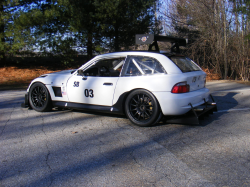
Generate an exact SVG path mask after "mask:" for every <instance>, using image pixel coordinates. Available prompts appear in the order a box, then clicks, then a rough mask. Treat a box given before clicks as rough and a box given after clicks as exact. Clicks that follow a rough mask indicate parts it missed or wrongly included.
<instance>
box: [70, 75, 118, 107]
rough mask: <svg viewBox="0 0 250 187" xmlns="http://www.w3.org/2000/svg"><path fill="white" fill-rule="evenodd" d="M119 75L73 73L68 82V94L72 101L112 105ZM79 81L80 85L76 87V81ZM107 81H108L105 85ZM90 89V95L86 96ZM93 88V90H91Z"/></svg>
mask: <svg viewBox="0 0 250 187" xmlns="http://www.w3.org/2000/svg"><path fill="white" fill-rule="evenodd" d="M118 79H119V77H90V76H89V77H86V80H82V76H77V75H73V76H71V77H70V78H69V80H68V82H67V95H68V98H69V101H70V102H74V103H85V104H93V105H103V106H112V101H113V95H114V91H115V86H116V83H117V80H118ZM75 81H78V82H79V87H74V86H73V85H74V82H75ZM105 83H108V84H107V85H105ZM85 90H88V91H87V93H88V92H91V93H89V97H86V96H85ZM90 90H91V91H90Z"/></svg>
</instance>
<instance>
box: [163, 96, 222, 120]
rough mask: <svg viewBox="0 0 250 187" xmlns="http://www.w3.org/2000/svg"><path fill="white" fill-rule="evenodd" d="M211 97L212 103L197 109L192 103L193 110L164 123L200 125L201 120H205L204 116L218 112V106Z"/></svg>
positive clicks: (168, 118) (170, 118) (206, 103)
mask: <svg viewBox="0 0 250 187" xmlns="http://www.w3.org/2000/svg"><path fill="white" fill-rule="evenodd" d="M210 97H211V100H212V102H205V103H204V104H202V105H200V106H197V107H193V106H192V104H191V103H190V104H189V105H190V107H191V110H190V111H189V112H187V113H186V114H184V115H181V116H172V117H171V116H168V117H167V118H166V119H165V120H164V122H165V123H177V124H192V125H199V124H200V121H199V120H200V119H203V118H204V116H208V115H209V114H213V112H217V104H216V103H215V101H214V99H213V97H212V95H210Z"/></svg>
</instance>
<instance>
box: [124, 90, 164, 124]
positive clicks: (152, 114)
mask: <svg viewBox="0 0 250 187" xmlns="http://www.w3.org/2000/svg"><path fill="white" fill-rule="evenodd" d="M125 113H126V115H127V117H128V118H129V120H130V121H131V122H132V123H133V124H135V125H138V126H141V127H147V126H152V125H154V124H155V123H157V122H158V121H159V120H160V118H161V116H162V114H161V111H160V107H159V104H158V101H157V99H156V98H155V96H154V95H153V94H152V93H151V92H149V91H147V90H143V89H139V90H134V91H132V92H131V93H130V94H129V95H128V97H127V99H126V101H125Z"/></svg>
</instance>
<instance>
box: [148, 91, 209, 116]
mask: <svg viewBox="0 0 250 187" xmlns="http://www.w3.org/2000/svg"><path fill="white" fill-rule="evenodd" d="M153 94H154V95H155V96H156V98H157V100H158V102H159V104H160V107H161V111H162V113H163V115H166V116H175V115H183V114H185V113H187V112H188V111H190V110H191V106H190V104H191V105H192V107H197V106H200V105H202V104H204V103H205V102H208V98H209V90H208V89H207V88H202V89H200V90H196V91H192V92H188V93H183V94H173V93H171V92H153Z"/></svg>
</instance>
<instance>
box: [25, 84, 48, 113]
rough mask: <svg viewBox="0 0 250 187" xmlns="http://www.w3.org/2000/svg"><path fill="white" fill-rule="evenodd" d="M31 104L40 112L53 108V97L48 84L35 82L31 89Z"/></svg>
mask: <svg viewBox="0 0 250 187" xmlns="http://www.w3.org/2000/svg"><path fill="white" fill-rule="evenodd" d="M29 103H30V106H31V107H32V108H33V109H34V110H36V111H38V112H46V111H49V110H51V108H52V104H51V98H50V95H49V91H48V90H47V88H46V86H45V85H44V84H42V83H34V84H33V85H32V86H31V88H30V91H29Z"/></svg>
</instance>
